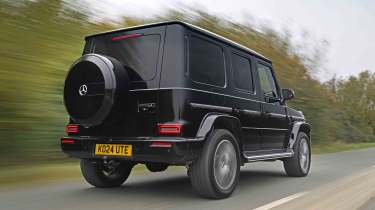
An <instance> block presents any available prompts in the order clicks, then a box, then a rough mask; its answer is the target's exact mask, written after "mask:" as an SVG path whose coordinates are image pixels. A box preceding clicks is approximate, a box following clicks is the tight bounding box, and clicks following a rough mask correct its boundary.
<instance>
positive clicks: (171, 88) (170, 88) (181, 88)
mask: <svg viewBox="0 0 375 210" xmlns="http://www.w3.org/2000/svg"><path fill="white" fill-rule="evenodd" d="M149 90H192V91H197V92H203V93H211V94H216V95H221V96H227V97H231V98H237V99H243V100H247V101H254V102H259V103H264V104H269V103H266V102H264V101H258V100H253V99H249V98H243V97H238V96H231V95H227V94H222V93H215V92H211V91H206V90H199V89H194V88H184V87H165V88H149V89H135V90H129V91H130V92H137V91H149Z"/></svg>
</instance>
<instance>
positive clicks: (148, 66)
mask: <svg viewBox="0 0 375 210" xmlns="http://www.w3.org/2000/svg"><path fill="white" fill-rule="evenodd" d="M94 42H95V44H94V45H95V47H94V53H97V54H102V55H107V56H110V57H113V58H116V59H117V60H118V61H120V62H121V63H122V64H123V65H124V67H125V68H126V69H127V70H128V73H129V77H130V79H131V81H147V80H152V79H153V78H154V77H155V75H156V69H157V62H158V57H159V47H160V35H158V34H151V35H138V34H134V35H124V36H114V35H108V36H103V37H98V38H95V41H94Z"/></svg>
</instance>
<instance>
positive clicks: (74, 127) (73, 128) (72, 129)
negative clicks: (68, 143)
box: [65, 124, 79, 134]
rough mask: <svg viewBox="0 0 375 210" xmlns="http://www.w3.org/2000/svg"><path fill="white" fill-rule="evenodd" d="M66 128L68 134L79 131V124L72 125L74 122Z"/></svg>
mask: <svg viewBox="0 0 375 210" xmlns="http://www.w3.org/2000/svg"><path fill="white" fill-rule="evenodd" d="M65 130H66V133H67V134H70V133H78V131H79V130H78V125H72V124H69V125H67V126H66V127H65Z"/></svg>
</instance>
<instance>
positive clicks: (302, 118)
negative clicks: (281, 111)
mask: <svg viewBox="0 0 375 210" xmlns="http://www.w3.org/2000/svg"><path fill="white" fill-rule="evenodd" d="M289 117H291V118H293V119H297V120H305V118H304V117H299V116H294V115H290V116H289Z"/></svg>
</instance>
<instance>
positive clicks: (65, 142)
mask: <svg viewBox="0 0 375 210" xmlns="http://www.w3.org/2000/svg"><path fill="white" fill-rule="evenodd" d="M61 143H63V144H74V140H73V139H63V140H61Z"/></svg>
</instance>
